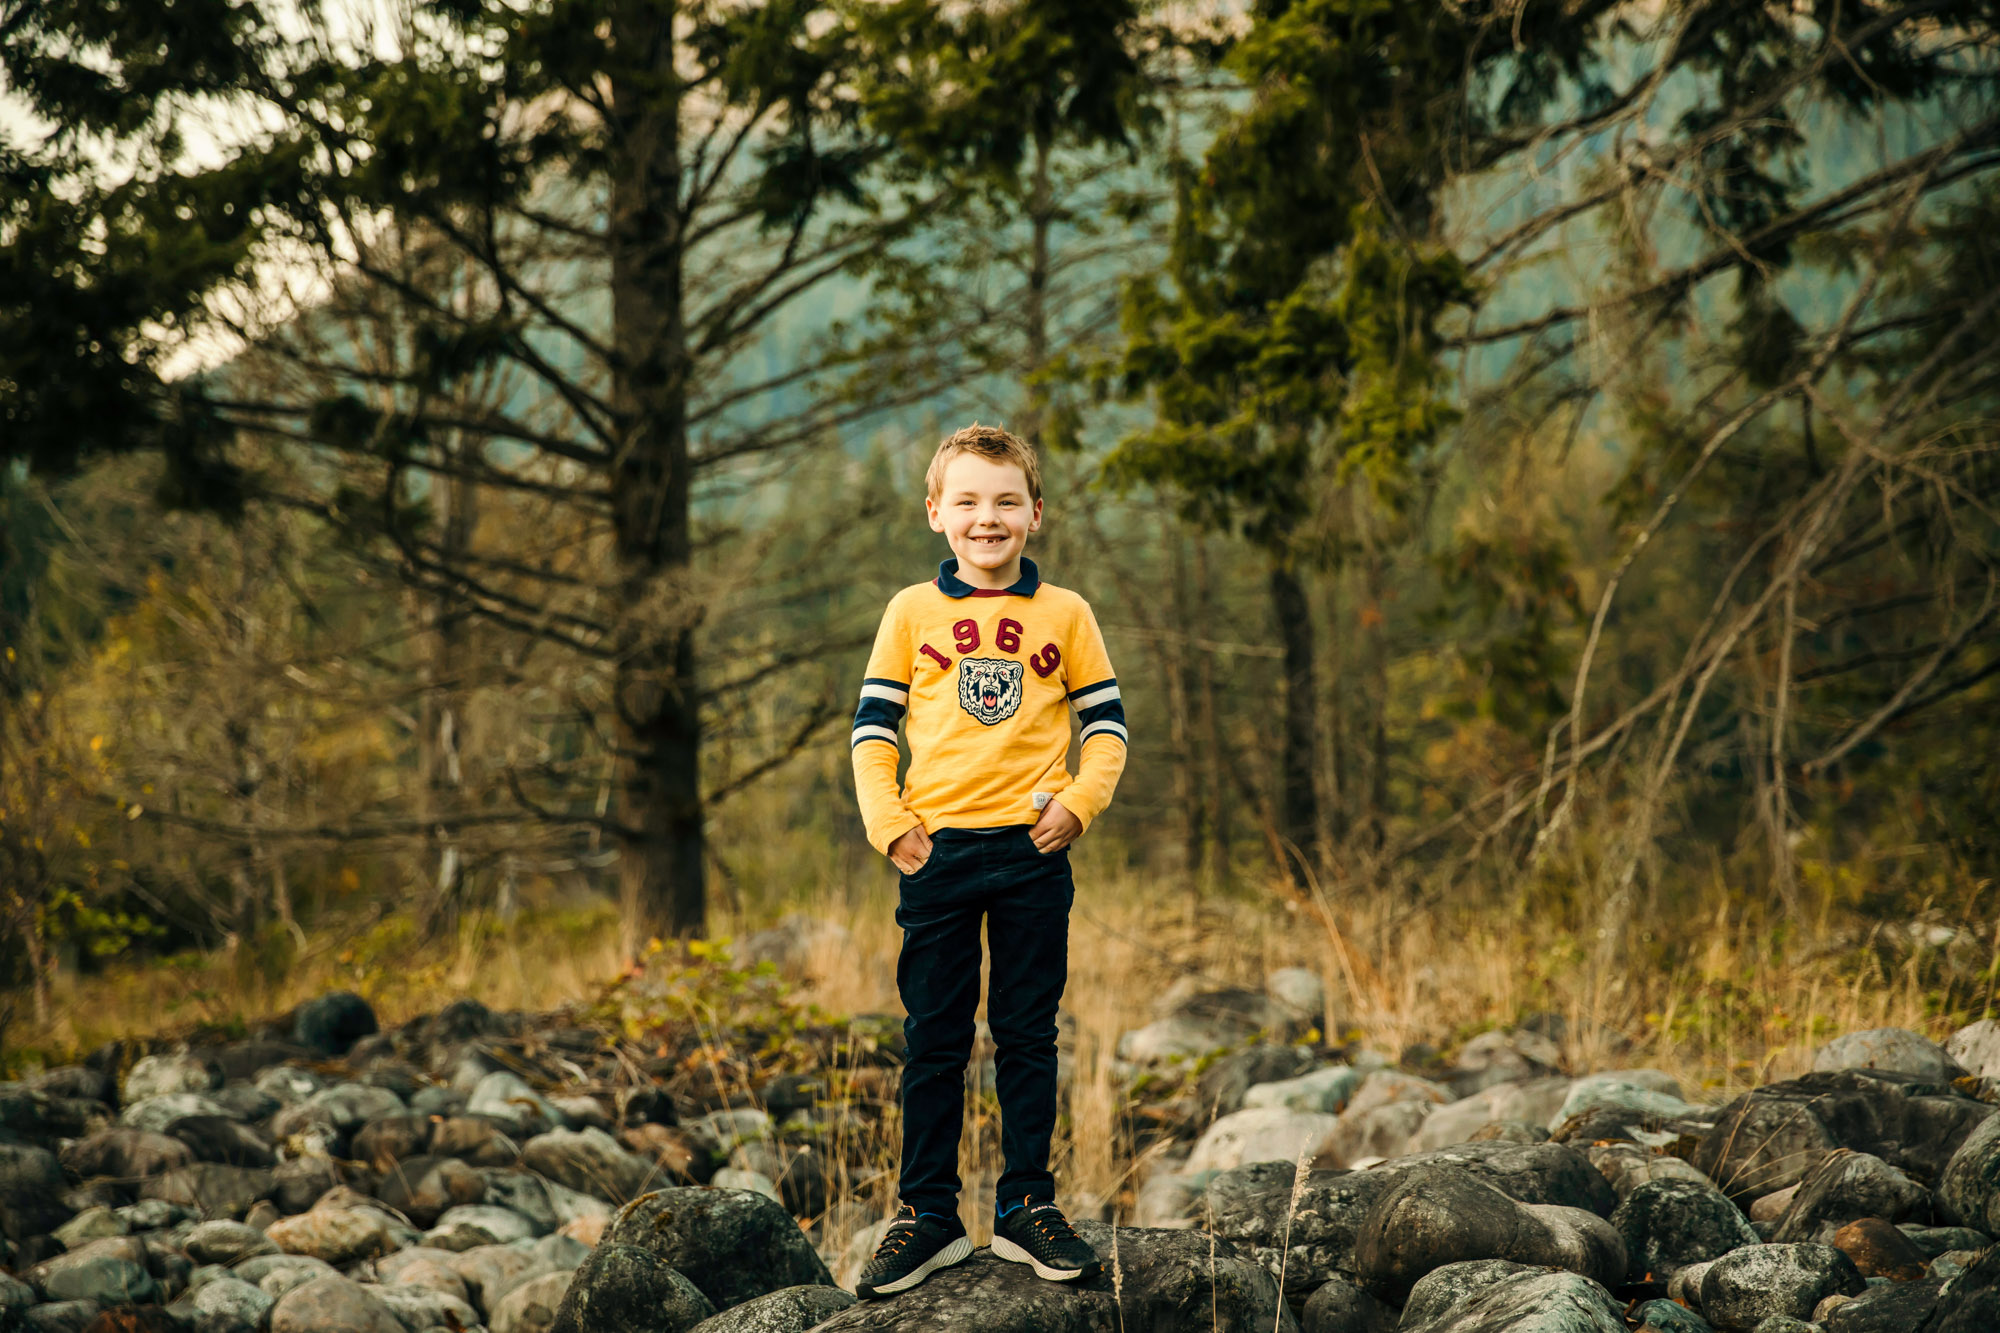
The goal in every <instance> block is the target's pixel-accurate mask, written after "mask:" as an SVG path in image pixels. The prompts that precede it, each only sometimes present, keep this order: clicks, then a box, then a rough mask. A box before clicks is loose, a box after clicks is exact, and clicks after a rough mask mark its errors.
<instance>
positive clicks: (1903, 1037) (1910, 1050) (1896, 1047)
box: [1812, 1028, 1964, 1083]
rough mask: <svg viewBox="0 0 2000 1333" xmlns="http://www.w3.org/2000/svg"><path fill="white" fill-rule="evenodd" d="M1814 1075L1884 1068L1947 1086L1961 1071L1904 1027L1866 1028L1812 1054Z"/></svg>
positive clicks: (1932, 1044)
mask: <svg viewBox="0 0 2000 1333" xmlns="http://www.w3.org/2000/svg"><path fill="white" fill-rule="evenodd" d="M1812 1067H1813V1070H1814V1072H1816V1073H1819V1072H1826V1071H1830V1070H1836V1069H1887V1070H1891V1071H1893V1072H1895V1073H1898V1074H1911V1075H1914V1076H1916V1077H1917V1078H1921V1079H1929V1080H1932V1081H1934V1082H1938V1083H1948V1082H1950V1081H1951V1080H1952V1079H1954V1078H1956V1077H1958V1075H1959V1074H1961V1073H1962V1072H1964V1071H1962V1070H1961V1069H1960V1068H1959V1067H1958V1062H1957V1061H1955V1060H1953V1059H1952V1058H1951V1056H1949V1055H1947V1054H1946V1053H1945V1050H1944V1048H1943V1047H1942V1046H1939V1045H1938V1044H1937V1043H1936V1042H1934V1041H1932V1040H1931V1039H1930V1038H1929V1037H1925V1036H1923V1035H1921V1034H1919V1033H1915V1032H1912V1031H1910V1030H1909V1029H1908V1028H1870V1029H1868V1030H1867V1031H1866V1032H1849V1033H1847V1034H1846V1035H1844V1036H1839V1037H1835V1038H1834V1039H1833V1040H1832V1041H1830V1042H1828V1043H1827V1044H1826V1045H1824V1046H1822V1047H1820V1048H1819V1049H1818V1050H1817V1051H1815V1052H1813V1066H1812Z"/></svg>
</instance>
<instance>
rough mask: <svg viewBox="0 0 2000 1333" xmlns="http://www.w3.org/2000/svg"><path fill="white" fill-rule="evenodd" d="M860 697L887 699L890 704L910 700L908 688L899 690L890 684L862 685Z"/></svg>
mask: <svg viewBox="0 0 2000 1333" xmlns="http://www.w3.org/2000/svg"><path fill="white" fill-rule="evenodd" d="M861 697H862V698H864V699H887V700H888V701H889V702H890V703H892V704H906V703H908V702H909V701H910V692H909V691H908V690H899V689H896V688H895V687H894V686H891V685H863V686H862V687H861Z"/></svg>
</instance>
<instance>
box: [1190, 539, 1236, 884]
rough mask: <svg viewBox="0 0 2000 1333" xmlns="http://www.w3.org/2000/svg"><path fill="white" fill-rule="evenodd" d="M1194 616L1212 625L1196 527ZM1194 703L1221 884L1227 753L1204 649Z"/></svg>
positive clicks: (1211, 843)
mask: <svg viewBox="0 0 2000 1333" xmlns="http://www.w3.org/2000/svg"><path fill="white" fill-rule="evenodd" d="M1193 540H1194V575H1195V609H1196V616H1195V619H1194V621H1193V622H1192V623H1194V624H1197V625H1200V626H1202V627H1203V628H1204V629H1211V628H1212V627H1213V626H1214V625H1215V597H1214V589H1213V586H1212V585H1211V583H1210V581H1209V573H1208V542H1207V540H1206V539H1205V538H1204V537H1203V536H1202V534H1201V530H1200V529H1199V528H1197V529H1195V531H1194V533H1193ZM1195 702H1196V708H1197V711H1198V712H1199V713H1200V715H1201V717H1200V721H1201V734H1202V738H1203V740H1204V741H1206V742H1207V750H1208V755H1207V763H1206V764H1205V765H1204V766H1203V782H1202V788H1203V795H1204V796H1205V797H1206V799H1207V803H1208V815H1207V818H1206V820H1205V821H1204V822H1205V824H1206V825H1207V828H1208V884H1209V887H1210V888H1212V889H1220V888H1223V887H1225V886H1226V885H1227V884H1228V883H1229V880H1230V873H1231V872H1230V866H1229V840H1230V837H1231V835H1232V829H1231V822H1232V821H1231V820H1230V818H1229V756H1228V752H1227V751H1226V750H1225V749H1224V748H1223V746H1224V744H1225V742H1224V741H1223V737H1222V709H1221V708H1220V707H1219V706H1218V704H1217V702H1216V697H1215V654H1214V653H1213V652H1210V651H1208V650H1206V649H1204V650H1202V651H1201V652H1199V653H1197V654H1196V655H1195Z"/></svg>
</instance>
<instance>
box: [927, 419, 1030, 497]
mask: <svg viewBox="0 0 2000 1333" xmlns="http://www.w3.org/2000/svg"><path fill="white" fill-rule="evenodd" d="M960 454H978V455H979V456H980V457H981V458H984V459H987V460H989V461H991V462H995V463H1012V464H1014V465H1015V466H1016V467H1018V468H1020V469H1021V471H1022V473H1023V474H1025V475H1026V476H1027V478H1028V499H1029V500H1030V501H1031V502H1039V501H1040V500H1041V498H1042V465H1041V463H1040V462H1038V461H1037V460H1036V458H1035V450H1034V447H1033V446H1032V445H1030V444H1029V443H1028V442H1027V441H1026V440H1023V439H1022V438H1021V437H1020V436H1018V435H1013V434H1010V433H1009V432H1007V431H1004V430H1002V429H1000V427H998V426H981V425H979V424H978V423H976V422H975V423H974V424H972V425H970V426H966V427H964V428H963V429H960V430H955V431H953V432H952V433H951V434H950V435H948V436H946V437H945V442H944V443H943V444H940V445H939V446H938V448H937V452H936V453H935V454H932V455H931V465H930V468H929V469H928V470H927V471H926V472H925V473H924V491H925V493H926V494H928V495H929V496H930V498H931V500H932V501H933V502H935V501H936V500H937V498H938V496H939V494H941V493H942V492H943V490H944V469H945V464H947V463H949V462H951V460H952V459H954V458H956V457H958V456H959V455H960Z"/></svg>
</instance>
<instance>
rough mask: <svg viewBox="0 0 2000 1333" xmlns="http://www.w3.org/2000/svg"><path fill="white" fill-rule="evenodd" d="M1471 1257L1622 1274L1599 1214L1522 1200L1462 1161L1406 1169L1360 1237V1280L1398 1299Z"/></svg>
mask: <svg viewBox="0 0 2000 1333" xmlns="http://www.w3.org/2000/svg"><path fill="white" fill-rule="evenodd" d="M1468 1259H1506V1260H1510V1261H1512V1262H1514V1263H1523V1264H1536V1265H1541V1266H1544V1267H1549V1268H1563V1269H1567V1270H1569V1271H1571V1272H1575V1273H1580V1274H1582V1275H1584V1276H1586V1277H1589V1278H1591V1279H1592V1280H1593V1281H1596V1282H1599V1283H1602V1284H1604V1285H1607V1286H1608V1285H1610V1284H1611V1283H1615V1282H1619V1281H1622V1280H1623V1278H1624V1276H1625V1244H1624V1241H1623V1240H1622V1239H1620V1237H1619V1235H1618V1232H1617V1231H1615V1230H1613V1229H1612V1227H1611V1224H1610V1223H1608V1222H1606V1221H1605V1220H1604V1219H1603V1218H1601V1217H1599V1216H1598V1215H1597V1214H1595V1213H1592V1212H1587V1211H1585V1210H1583V1209H1581V1208H1565V1207H1560V1206H1553V1205H1537V1204H1524V1203H1520V1202H1518V1201H1517V1200H1515V1199H1512V1198H1510V1197H1508V1196H1507V1195H1506V1194H1504V1193H1502V1192H1501V1191H1500V1190H1499V1189H1496V1188H1495V1187H1494V1186H1492V1185H1490V1184H1488V1183H1486V1182H1485V1181H1484V1180H1481V1179H1480V1178H1479V1177H1478V1176H1477V1175H1475V1174H1473V1173H1472V1172H1470V1171H1468V1170H1466V1169H1464V1168H1463V1167H1457V1166H1430V1167H1425V1168H1423V1169H1421V1170H1417V1171H1411V1172H1408V1173H1406V1174H1404V1175H1403V1176H1402V1177H1401V1178H1400V1179H1398V1180H1397V1181H1396V1183H1395V1185H1394V1187H1393V1188H1391V1189H1390V1190H1389V1191H1388V1192H1387V1193H1385V1194H1383V1195H1382V1196H1381V1197H1380V1198H1378V1199H1377V1200H1376V1201H1375V1203H1374V1204H1373V1205H1372V1206H1371V1207H1370V1208H1369V1210H1368V1213H1367V1215H1366V1216H1365V1217H1364V1218H1363V1219H1362V1222H1361V1225H1360V1227H1359V1229H1358V1231H1357V1234H1356V1237H1355V1245H1354V1260H1355V1266H1356V1268H1357V1270H1358V1272H1359V1276H1360V1279H1361V1283H1362V1285H1363V1286H1365V1287H1367V1288H1368V1289H1369V1290H1370V1291H1371V1292H1373V1293H1374V1294H1375V1295H1377V1296H1380V1297H1382V1298H1383V1299H1385V1300H1390V1301H1394V1302H1401V1300H1402V1299H1403V1298H1404V1297H1405V1296H1406V1295H1407V1294H1408V1292H1409V1290H1410V1288H1411V1287H1412V1286H1413V1285H1414V1284H1415V1283H1416V1282H1417V1280H1418V1279H1420V1278H1422V1277H1423V1276H1425V1275H1426V1274H1428V1273H1430V1272H1432V1271H1433V1270H1435V1269H1438V1268H1442V1267H1444V1266H1445V1265H1446V1264H1452V1263H1459V1262H1462V1261H1464V1260H1468Z"/></svg>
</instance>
